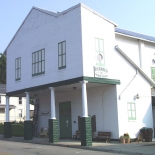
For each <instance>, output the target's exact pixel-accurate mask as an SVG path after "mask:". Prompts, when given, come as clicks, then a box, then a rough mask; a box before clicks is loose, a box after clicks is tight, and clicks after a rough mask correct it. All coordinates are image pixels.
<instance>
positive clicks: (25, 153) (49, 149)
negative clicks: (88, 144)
mask: <svg viewBox="0 0 155 155" xmlns="http://www.w3.org/2000/svg"><path fill="white" fill-rule="evenodd" d="M0 155H117V154H114V153H107V152H99V151H91V150H83V149H78V148H69V147H61V146H51V145H40V144H32V143H22V142H21V143H20V142H12V141H4V140H0Z"/></svg>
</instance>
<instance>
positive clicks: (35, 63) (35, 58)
mask: <svg viewBox="0 0 155 155" xmlns="http://www.w3.org/2000/svg"><path fill="white" fill-rule="evenodd" d="M39 54H40V57H39ZM39 58H40V59H39ZM39 64H40V65H39ZM43 64H44V65H43ZM39 68H40V71H39ZM41 74H45V49H44V48H43V49H41V50H38V51H36V52H33V53H32V76H37V75H41Z"/></svg>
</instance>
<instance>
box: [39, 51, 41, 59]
mask: <svg viewBox="0 0 155 155" xmlns="http://www.w3.org/2000/svg"><path fill="white" fill-rule="evenodd" d="M38 56H39V61H41V51H39V55H38Z"/></svg>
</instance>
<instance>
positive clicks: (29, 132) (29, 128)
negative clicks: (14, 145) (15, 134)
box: [24, 121, 33, 140]
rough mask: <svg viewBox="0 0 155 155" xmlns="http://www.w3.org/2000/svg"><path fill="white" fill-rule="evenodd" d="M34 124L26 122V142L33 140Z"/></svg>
mask: <svg viewBox="0 0 155 155" xmlns="http://www.w3.org/2000/svg"><path fill="white" fill-rule="evenodd" d="M32 129H33V122H32V121H24V140H32V139H33V135H32V133H33V130H32Z"/></svg>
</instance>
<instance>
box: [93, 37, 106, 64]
mask: <svg viewBox="0 0 155 155" xmlns="http://www.w3.org/2000/svg"><path fill="white" fill-rule="evenodd" d="M95 49H96V66H104V65H105V58H104V41H103V39H99V38H95Z"/></svg>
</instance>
